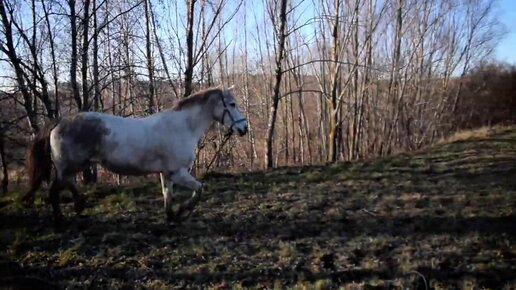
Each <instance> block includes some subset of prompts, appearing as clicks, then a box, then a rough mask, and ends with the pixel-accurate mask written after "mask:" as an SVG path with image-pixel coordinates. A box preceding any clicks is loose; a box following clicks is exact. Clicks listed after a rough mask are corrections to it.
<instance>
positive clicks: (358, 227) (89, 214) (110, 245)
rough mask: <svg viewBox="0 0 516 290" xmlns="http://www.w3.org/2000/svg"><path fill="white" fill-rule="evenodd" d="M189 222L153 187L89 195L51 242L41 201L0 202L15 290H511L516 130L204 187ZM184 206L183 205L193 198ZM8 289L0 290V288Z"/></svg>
mask: <svg viewBox="0 0 516 290" xmlns="http://www.w3.org/2000/svg"><path fill="white" fill-rule="evenodd" d="M203 181H204V182H205V184H206V189H207V193H206V194H205V195H204V196H203V199H202V201H201V203H200V204H199V206H198V207H197V209H196V211H195V212H194V213H193V214H192V216H191V217H190V219H188V220H187V221H185V222H184V223H183V224H181V225H167V224H166V223H165V219H164V212H163V205H162V196H161V194H160V188H159V187H158V184H157V182H142V183H138V184H134V185H132V186H126V187H113V186H108V185H97V186H95V187H92V188H87V189H85V190H84V191H85V194H86V195H87V197H88V204H89V207H88V208H87V209H86V211H85V213H84V215H83V216H75V215H74V214H73V209H72V203H71V200H70V196H69V194H68V193H66V194H63V208H64V213H65V215H66V218H67V224H66V225H65V227H64V228H63V229H62V230H61V231H55V230H54V228H53V226H52V222H51V220H50V219H49V218H50V217H51V211H50V206H49V205H46V204H45V203H44V202H43V201H42V200H43V199H42V198H41V196H42V194H39V196H40V198H39V199H38V200H37V204H36V207H35V208H29V209H26V208H23V207H22V206H21V205H20V204H19V203H18V202H17V201H16V200H17V199H18V197H19V193H17V192H13V193H11V194H10V195H8V196H4V197H2V200H1V201H2V203H1V206H2V208H1V209H0V219H1V220H0V222H1V228H0V246H1V248H0V251H1V252H0V255H1V262H0V283H1V284H3V285H4V286H8V287H12V288H10V289H34V288H35V287H36V288H38V289H54V288H55V287H59V288H69V289H98V288H105V289H119V288H122V289H149V288H150V289H173V288H197V287H201V288H213V289H225V288H233V289H240V288H264V287H265V288H276V289H286V288H293V289H335V288H339V287H343V288H344V289H386V288H391V289H392V288H399V289H480V288H482V287H484V288H491V289H514V288H515V287H516V274H515V273H516V215H515V212H514V209H515V208H516V128H503V129H498V130H494V131H487V132H484V134H472V136H466V137H460V138H457V140H454V141H453V142H448V143H444V142H443V143H442V144H440V145H436V146H434V147H432V148H430V149H425V150H423V151H419V152H415V153H410V154H400V155H396V156H393V157H388V158H383V159H377V160H369V161H360V162H352V163H338V164H335V165H329V166H319V167H303V168H301V167H294V168H279V169H275V170H272V171H270V172H254V173H249V174H245V175H227V174H217V173H212V174H210V175H207V176H205V177H203ZM187 194H189V193H187V192H185V191H183V192H180V193H179V194H178V199H184V198H186V197H187ZM0 288H1V287H0Z"/></svg>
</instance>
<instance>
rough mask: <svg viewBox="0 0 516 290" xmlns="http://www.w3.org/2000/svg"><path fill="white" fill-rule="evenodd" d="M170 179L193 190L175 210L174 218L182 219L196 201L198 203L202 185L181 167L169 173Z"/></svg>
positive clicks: (193, 206) (189, 212)
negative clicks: (190, 195)
mask: <svg viewBox="0 0 516 290" xmlns="http://www.w3.org/2000/svg"><path fill="white" fill-rule="evenodd" d="M171 179H172V181H173V182H175V183H177V184H179V185H182V186H184V187H187V188H189V189H192V190H193V191H194V192H193V194H192V197H190V198H189V199H188V200H187V201H185V202H184V203H182V204H180V205H179V208H178V210H177V212H176V216H175V218H176V220H177V221H182V220H184V219H186V218H188V217H189V216H190V214H191V213H192V212H193V209H194V208H195V206H196V205H197V203H199V200H200V197H201V194H202V187H203V185H202V183H200V182H199V181H198V180H197V179H195V178H194V177H193V176H192V175H190V173H188V171H187V170H186V168H181V169H179V170H178V171H176V172H174V174H172V175H171Z"/></svg>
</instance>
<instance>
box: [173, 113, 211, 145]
mask: <svg viewBox="0 0 516 290" xmlns="http://www.w3.org/2000/svg"><path fill="white" fill-rule="evenodd" d="M171 114H174V116H171V118H168V119H169V120H170V121H171V122H185V123H186V127H185V128H186V130H187V131H188V133H189V134H188V135H190V136H192V137H194V138H195V142H198V141H199V139H201V137H202V135H204V133H205V132H206V130H208V128H209V127H210V125H211V123H212V122H213V118H212V117H211V114H209V113H207V112H203V111H202V107H198V106H195V107H191V108H185V109H183V110H181V111H172V112H171ZM171 127H174V125H173V124H171Z"/></svg>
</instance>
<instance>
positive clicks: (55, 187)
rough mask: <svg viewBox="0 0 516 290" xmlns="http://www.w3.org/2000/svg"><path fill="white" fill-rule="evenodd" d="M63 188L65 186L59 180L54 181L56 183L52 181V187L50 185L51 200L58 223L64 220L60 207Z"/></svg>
mask: <svg viewBox="0 0 516 290" xmlns="http://www.w3.org/2000/svg"><path fill="white" fill-rule="evenodd" d="M63 188H64V186H63V183H62V181H60V180H59V179H57V178H56V179H54V181H52V185H50V190H49V198H50V202H51V204H52V210H53V212H54V220H55V221H56V222H58V221H60V220H62V219H63V213H62V212H61V207H60V206H59V192H61V190H63Z"/></svg>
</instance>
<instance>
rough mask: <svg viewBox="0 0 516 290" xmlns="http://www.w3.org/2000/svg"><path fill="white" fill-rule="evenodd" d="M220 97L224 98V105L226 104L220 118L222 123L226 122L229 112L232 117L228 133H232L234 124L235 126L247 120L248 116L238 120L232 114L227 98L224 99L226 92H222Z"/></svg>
mask: <svg viewBox="0 0 516 290" xmlns="http://www.w3.org/2000/svg"><path fill="white" fill-rule="evenodd" d="M220 98H221V100H222V105H224V112H223V113H222V117H221V118H220V123H222V124H224V117H226V114H228V116H229V118H230V119H231V126H229V131H228V133H227V134H228V135H231V134H232V133H233V126H235V125H236V124H238V123H241V122H245V121H247V119H246V118H241V119H238V120H235V118H233V115H231V112H230V111H229V109H228V105H227V104H226V100H224V93H222V94H220Z"/></svg>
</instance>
